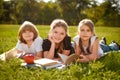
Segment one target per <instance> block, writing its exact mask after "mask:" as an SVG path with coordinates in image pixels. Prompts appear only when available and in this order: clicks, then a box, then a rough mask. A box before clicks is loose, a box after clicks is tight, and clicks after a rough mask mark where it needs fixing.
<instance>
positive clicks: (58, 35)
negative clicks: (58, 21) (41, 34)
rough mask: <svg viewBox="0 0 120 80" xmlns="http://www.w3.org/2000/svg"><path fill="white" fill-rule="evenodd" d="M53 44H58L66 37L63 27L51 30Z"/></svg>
mask: <svg viewBox="0 0 120 80" xmlns="http://www.w3.org/2000/svg"><path fill="white" fill-rule="evenodd" d="M52 34H53V37H54V41H55V43H60V42H61V41H63V39H64V38H65V36H66V31H65V29H64V28H63V27H56V28H54V29H53V30H52Z"/></svg>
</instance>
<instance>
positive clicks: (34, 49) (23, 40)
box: [1, 21, 43, 60]
mask: <svg viewBox="0 0 120 80" xmlns="http://www.w3.org/2000/svg"><path fill="white" fill-rule="evenodd" d="M42 43H43V40H42V38H41V37H40V36H38V30H37V28H36V26H35V25H34V24H32V23H31V22H28V21H25V22H24V23H23V24H22V25H21V26H20V28H19V32H18V42H17V45H16V47H15V48H14V49H12V50H10V51H8V52H6V53H4V54H2V55H1V57H3V58H4V59H3V60H9V59H10V58H12V57H23V56H25V55H26V54H32V55H34V56H35V59H38V58H42ZM3 55H4V56H3Z"/></svg>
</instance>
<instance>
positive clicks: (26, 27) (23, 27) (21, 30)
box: [18, 21, 39, 44]
mask: <svg viewBox="0 0 120 80" xmlns="http://www.w3.org/2000/svg"><path fill="white" fill-rule="evenodd" d="M25 31H31V32H33V33H34V37H33V41H34V40H35V39H36V38H37V37H38V34H39V33H38V30H37V28H36V26H35V25H34V24H32V23H31V22H29V21H25V22H24V23H23V24H22V25H21V26H20V28H19V31H18V39H19V40H20V41H21V43H25V44H26V41H25V40H24V38H23V36H22V34H23V33H24V32H25Z"/></svg>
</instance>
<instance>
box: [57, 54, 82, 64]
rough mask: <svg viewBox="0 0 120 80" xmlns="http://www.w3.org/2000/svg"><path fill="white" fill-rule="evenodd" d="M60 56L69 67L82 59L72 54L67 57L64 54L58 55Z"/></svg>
mask: <svg viewBox="0 0 120 80" xmlns="http://www.w3.org/2000/svg"><path fill="white" fill-rule="evenodd" d="M58 55H59V56H60V58H61V60H62V61H63V63H64V64H65V65H67V64H68V65H69V64H70V63H72V62H75V61H77V60H79V59H80V57H79V56H78V55H77V54H71V55H70V56H66V55H64V54H61V53H58Z"/></svg>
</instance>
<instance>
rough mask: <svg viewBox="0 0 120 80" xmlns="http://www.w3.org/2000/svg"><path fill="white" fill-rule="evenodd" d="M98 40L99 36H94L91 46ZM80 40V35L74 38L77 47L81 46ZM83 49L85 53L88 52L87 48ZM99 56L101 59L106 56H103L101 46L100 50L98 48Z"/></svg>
mask: <svg viewBox="0 0 120 80" xmlns="http://www.w3.org/2000/svg"><path fill="white" fill-rule="evenodd" d="M96 38H97V36H92V37H91V40H90V41H91V44H90V45H91V46H92V45H93V43H94V41H95V39H96ZM79 39H80V38H79V36H78V35H77V36H75V37H74V42H75V43H76V45H79ZM83 48H84V51H85V52H87V51H86V47H83ZM98 55H99V57H102V56H103V55H104V54H103V50H102V49H101V47H100V46H99V48H98Z"/></svg>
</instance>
